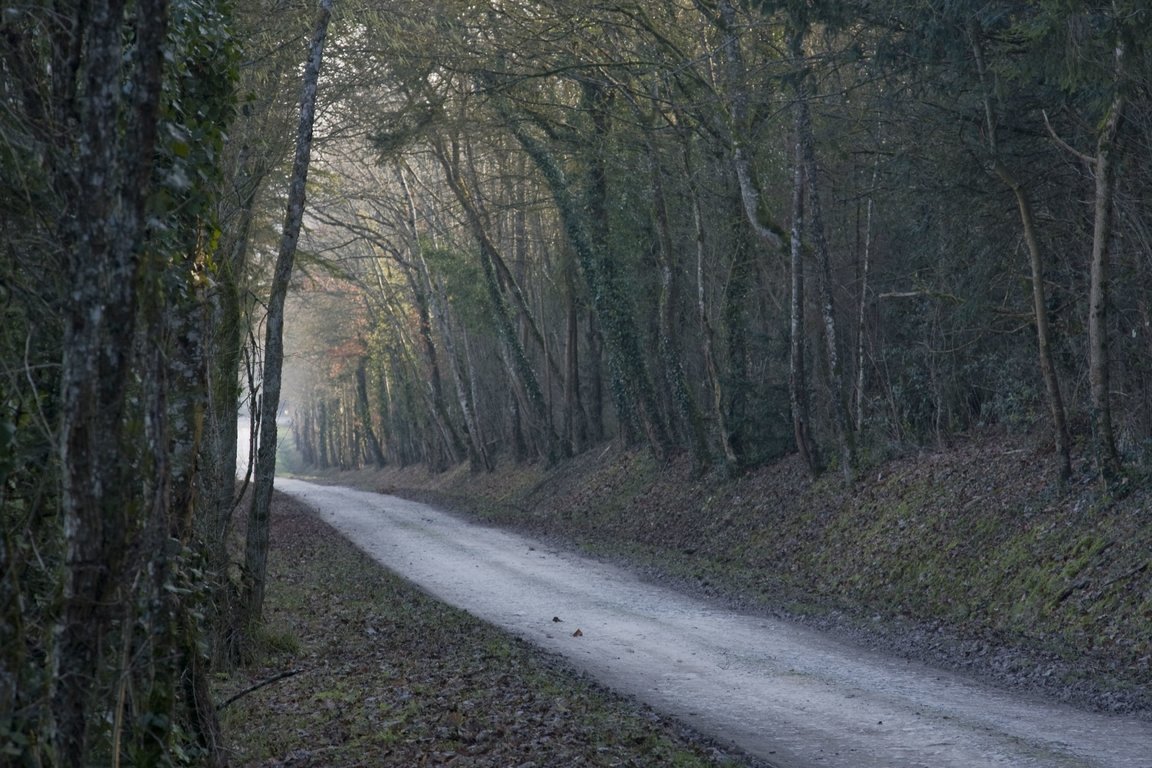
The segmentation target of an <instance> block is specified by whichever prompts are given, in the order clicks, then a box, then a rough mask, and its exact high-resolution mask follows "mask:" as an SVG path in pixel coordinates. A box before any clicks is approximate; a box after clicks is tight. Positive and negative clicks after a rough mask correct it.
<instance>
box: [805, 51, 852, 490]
mask: <svg viewBox="0 0 1152 768" xmlns="http://www.w3.org/2000/svg"><path fill="white" fill-rule="evenodd" d="M803 35H804V32H803V30H801V31H799V32H797V33H796V34H795V37H794V38H793V42H792V53H793V56H794V58H795V59H796V61H797V63H798V64H799V62H800V61H802V60H803V56H804V51H803ZM804 83H805V73H804V72H800V73H798V74H797V79H796V85H795V89H796V107H795V109H796V133H797V136H796V140H797V141H798V142H799V146H800V151H801V154H802V155H803V166H804V178H805V180H806V182H807V184H806V186H807V190H808V203H809V217H808V219H809V220H808V227H809V230H810V231H811V232H812V240H813V244H814V245H815V248H816V262H817V276H818V280H817V286H818V288H819V291H820V315H821V319H822V321H823V324H824V329H823V330H824V342H825V352H826V355H827V359H828V378H829V389H830V390H831V392H830V394H831V401H832V418H833V422H834V423H835V426H836V438H837V442H838V443H839V446H840V465H841V466H840V469H841V472H842V474H843V475H844V479H845V480H846V481H849V482H851V481H852V480H853V479H854V477H855V475H856V437H855V434H854V433H853V431H852V421H851V419H850V418H849V416H848V403H847V399H846V395H847V392H846V388H845V384H844V368H843V365H842V364H841V361H840V348H839V347H840V341H839V335H838V333H837V328H836V307H835V303H834V299H833V280H832V256H831V253H830V252H829V247H828V236H827V233H826V230H825V228H824V217H823V211H822V209H821V203H820V188H819V178H818V176H819V174H818V168H817V164H816V147H815V139H814V137H813V134H812V117H811V112H810V111H809V107H808V91H807V88H806V86H805V84H804Z"/></svg>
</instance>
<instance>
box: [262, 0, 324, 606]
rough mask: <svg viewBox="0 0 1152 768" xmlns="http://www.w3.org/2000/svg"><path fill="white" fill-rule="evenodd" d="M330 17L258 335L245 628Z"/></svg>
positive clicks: (315, 38) (310, 78)
mask: <svg viewBox="0 0 1152 768" xmlns="http://www.w3.org/2000/svg"><path fill="white" fill-rule="evenodd" d="M331 17H332V0H320V11H319V14H318V16H317V18H316V28H315V30H314V32H313V34H312V41H311V45H310V46H309V49H308V62H307V65H306V66H305V68H304V86H303V93H302V95H301V97H300V123H299V126H298V127H297V131H296V157H295V160H294V161H293V164H292V178H291V183H290V186H289V189H288V205H287V210H286V212H285V215H284V230H283V235H282V237H281V240H280V250H279V253H278V254H277V256H276V267H275V271H274V273H273V275H272V289H271V295H270V296H269V300H268V316H267V319H266V321H265V323H266V326H265V337H264V385H263V393H264V394H263V398H262V399H261V401H260V442H259V445H258V446H257V454H256V481H255V487H254V489H253V494H252V505H251V507H250V508H249V511H248V535H247V539H246V541H245V547H244V574H245V584H244V593H243V599H242V603H243V605H242V608H243V615H242V616H241V617H240V620H241V621H242V622H243V623H244V625H246V626H252V625H255V624H257V623H259V622H260V621H261V619H262V614H263V610H264V589H265V579H266V574H267V570H268V515H269V510H270V507H271V502H272V483H273V478H274V477H275V475H276V438H277V435H276V417H277V415H278V414H279V411H280V374H281V371H282V370H283V367H284V301H285V299H286V298H287V295H288V283H289V282H290V281H291V279H292V265H293V262H294V260H295V258H296V242H297V239H298V238H299V236H300V227H301V224H302V222H303V219H304V197H305V188H306V185H307V180H308V162H309V158H310V156H311V153H312V126H313V122H314V118H315V115H316V91H317V84H318V81H319V79H320V65H321V62H322V60H323V56H324V39H325V37H326V36H327V34H328V22H329V20H330V19H331Z"/></svg>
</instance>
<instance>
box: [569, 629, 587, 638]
mask: <svg viewBox="0 0 1152 768" xmlns="http://www.w3.org/2000/svg"><path fill="white" fill-rule="evenodd" d="M572 637H584V633H583V632H581V631H580V630H579V629H577V630H576V631H575V632H573V633H572Z"/></svg>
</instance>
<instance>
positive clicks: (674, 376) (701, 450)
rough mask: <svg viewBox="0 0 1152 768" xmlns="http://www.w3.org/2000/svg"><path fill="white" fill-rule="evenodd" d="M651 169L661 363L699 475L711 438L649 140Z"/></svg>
mask: <svg viewBox="0 0 1152 768" xmlns="http://www.w3.org/2000/svg"><path fill="white" fill-rule="evenodd" d="M645 148H646V150H647V152H648V163H649V171H650V173H651V176H652V206H653V212H654V215H655V218H656V233H657V253H659V255H660V296H659V299H658V301H657V308H656V311H657V318H658V319H657V327H658V328H659V336H660V338H659V340H658V344H659V349H660V363H661V368H662V369H663V372H664V380H665V382H666V384H667V387H668V390H669V392H670V394H671V397H672V408H671V409H670V410H672V411H673V412H674V413H676V415H677V416H678V417H679V421H680V424H681V430H682V432H683V434H684V437H685V439H686V442H687V443H688V449H689V452H690V453H691V456H692V464H693V466H694V471H695V472H696V474H702V473H703V472H704V471H705V470H706V469H707V466H708V463H709V461H708V441H707V439H706V437H705V434H704V423H703V418H702V417H701V415H700V411H699V409H698V408H697V406H696V400H695V398H693V397H692V391H691V390H690V389H689V387H688V381H687V378H686V377H685V374H684V361H683V360H682V359H681V349H680V344H679V340H678V338H677V329H676V313H677V310H679V308H680V302H681V296H680V281H679V280H678V279H677V276H678V275H679V270H678V269H676V263H675V262H676V256H675V254H676V250H675V247H674V246H673V244H672V227H671V225H670V223H669V221H668V204H667V201H666V200H665V198H664V182H663V178H662V175H661V172H660V164H659V160H658V158H657V155H656V148H655V147H654V146H653V144H652V141H651V140H650V139H649V141H648V142H647V143H646V147H645Z"/></svg>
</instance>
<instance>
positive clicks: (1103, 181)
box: [1088, 49, 1125, 481]
mask: <svg viewBox="0 0 1152 768" xmlns="http://www.w3.org/2000/svg"><path fill="white" fill-rule="evenodd" d="M1121 56H1122V49H1120V50H1118V52H1117V68H1119V66H1120V64H1119V60H1120V58H1121ZM1117 87H1118V88H1119V86H1117ZM1124 106H1125V103H1124V97H1123V96H1122V95H1120V94H1117V95H1116V97H1115V98H1114V99H1113V101H1112V104H1111V106H1110V107H1109V109H1108V114H1107V116H1106V118H1105V120H1104V124H1103V128H1102V130H1101V132H1100V136H1099V139H1098V141H1097V143H1096V158H1095V163H1094V166H1095V167H1094V169H1093V170H1094V171H1095V175H1096V199H1095V206H1094V209H1093V219H1094V221H1093V229H1092V261H1091V268H1090V269H1091V271H1090V276H1091V285H1090V287H1089V289H1088V381H1089V385H1090V387H1091V391H1092V422H1093V429H1094V432H1095V438H1096V440H1095V442H1096V461H1097V465H1098V466H1099V468H1100V472H1101V474H1102V475H1103V476H1104V478H1105V480H1106V481H1110V480H1111V479H1112V478H1114V477H1116V475H1117V474H1119V472H1120V457H1119V454H1118V452H1117V450H1116V436H1115V432H1114V430H1113V426H1112V404H1111V392H1110V382H1111V371H1110V366H1109V359H1108V358H1109V355H1108V347H1109V344H1108V294H1109V285H1108V283H1109V279H1110V276H1109V272H1110V264H1109V260H1110V256H1111V243H1110V240H1111V238H1112V208H1113V197H1114V195H1115V189H1114V177H1115V167H1114V165H1113V163H1112V153H1113V151H1114V149H1115V144H1116V138H1117V135H1118V133H1119V131H1120V121H1121V119H1122V118H1123V115H1124Z"/></svg>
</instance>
